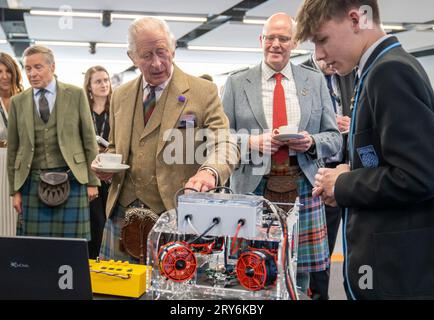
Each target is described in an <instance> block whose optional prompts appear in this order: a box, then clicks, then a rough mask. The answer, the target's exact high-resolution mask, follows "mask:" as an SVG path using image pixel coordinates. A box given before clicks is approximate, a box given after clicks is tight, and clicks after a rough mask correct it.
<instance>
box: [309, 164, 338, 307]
mask: <svg viewBox="0 0 434 320" xmlns="http://www.w3.org/2000/svg"><path fill="white" fill-rule="evenodd" d="M336 165H337V164H336V163H330V164H326V167H328V168H335V167H336ZM325 214H326V223H327V236H328V243H329V250H330V256H331V255H332V253H333V249H334V248H335V244H336V238H337V235H338V231H339V224H340V222H341V219H342V209H341V208H339V207H330V206H327V205H326V206H325ZM329 281H330V268H328V269H326V270H324V271H318V272H311V273H310V291H311V292H312V299H314V300H328V299H329V296H328V290H329Z"/></svg>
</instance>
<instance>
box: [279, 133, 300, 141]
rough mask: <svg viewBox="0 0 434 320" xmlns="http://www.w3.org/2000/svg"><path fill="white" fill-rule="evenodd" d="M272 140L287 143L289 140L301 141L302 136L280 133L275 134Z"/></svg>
mask: <svg viewBox="0 0 434 320" xmlns="http://www.w3.org/2000/svg"><path fill="white" fill-rule="evenodd" d="M273 138H274V139H276V140H279V141H288V140H289V139H302V138H304V135H302V134H298V133H281V134H276V135H275V136H274V137H273Z"/></svg>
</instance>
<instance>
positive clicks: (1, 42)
mask: <svg viewBox="0 0 434 320" xmlns="http://www.w3.org/2000/svg"><path fill="white" fill-rule="evenodd" d="M6 43H8V42H7V40H0V44H6Z"/></svg>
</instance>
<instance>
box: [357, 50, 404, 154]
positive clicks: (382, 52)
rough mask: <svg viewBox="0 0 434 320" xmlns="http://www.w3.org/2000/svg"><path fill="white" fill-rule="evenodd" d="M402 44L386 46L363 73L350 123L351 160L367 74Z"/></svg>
mask: <svg viewBox="0 0 434 320" xmlns="http://www.w3.org/2000/svg"><path fill="white" fill-rule="evenodd" d="M400 46H401V44H400V43H399V42H397V43H394V44H391V45H390V46H388V47H387V48H385V49H384V50H383V51H381V53H380V54H379V55H378V56H377V57H376V58H375V60H374V61H373V62H372V63H371V65H370V66H369V67H368V68H367V69H366V71H365V72H364V73H363V74H362V76H361V77H360V81H359V84H358V86H357V90H356V97H355V99H354V108H353V113H352V115H351V125H350V134H349V147H350V150H351V152H350V161H351V162H352V160H353V154H354V134H355V130H356V115H357V107H358V106H359V97H360V92H362V88H363V82H364V81H365V78H366V76H367V75H368V72H369V71H371V69H372V67H373V66H374V65H375V63H376V62H377V61H378V59H380V58H381V57H382V56H384V55H385V54H386V53H387V52H389V51H390V50H392V49H393V48H396V47H400Z"/></svg>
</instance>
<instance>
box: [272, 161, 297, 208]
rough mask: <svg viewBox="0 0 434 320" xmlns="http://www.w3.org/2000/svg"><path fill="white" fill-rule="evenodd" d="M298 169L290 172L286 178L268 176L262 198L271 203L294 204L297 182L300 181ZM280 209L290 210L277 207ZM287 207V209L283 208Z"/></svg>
mask: <svg viewBox="0 0 434 320" xmlns="http://www.w3.org/2000/svg"><path fill="white" fill-rule="evenodd" d="M300 176H301V170H300V169H299V168H297V169H295V170H294V169H293V170H290V172H289V175H286V176H273V175H271V176H269V177H268V180H267V183H266V185H265V190H264V198H265V199H268V200H270V201H271V202H280V203H294V202H295V200H296V198H297V196H298V192H297V180H298V179H300ZM279 207H282V209H284V210H286V209H288V210H289V209H290V207H291V206H284V205H279ZM285 207H288V208H285Z"/></svg>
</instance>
